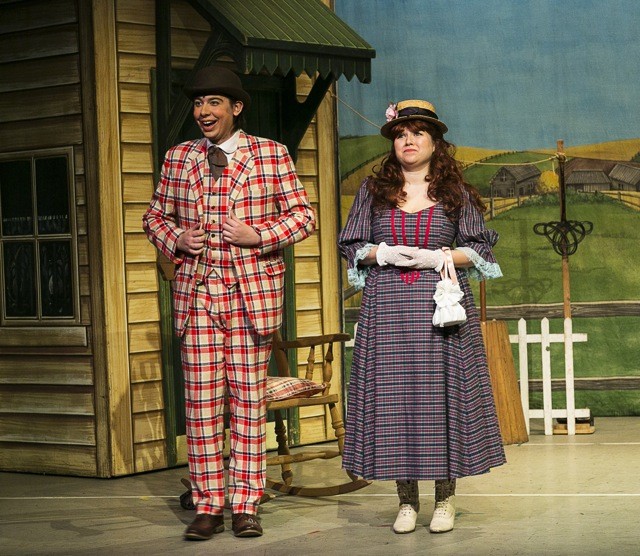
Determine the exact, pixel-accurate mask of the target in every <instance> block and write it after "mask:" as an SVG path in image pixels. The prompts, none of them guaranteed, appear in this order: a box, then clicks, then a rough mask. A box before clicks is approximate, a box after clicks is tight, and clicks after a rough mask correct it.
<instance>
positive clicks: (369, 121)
mask: <svg viewBox="0 0 640 556" xmlns="http://www.w3.org/2000/svg"><path fill="white" fill-rule="evenodd" d="M329 93H331V96H332V97H333V98H335V99H336V100H337V101H338V102H341V103H342V104H344V105H345V106H346V107H347V108H348V109H349V110H351V111H352V112H354V113H355V114H357V115H358V116H359V117H360V118H362V119H363V120H364V121H365V122H367V123H368V124H371V125H372V126H373V127H375V128H376V129H380V126H379V125H378V124H374V123H373V122H372V121H371V120H369V119H367V118H366V117H365V116H363V115H362V114H360V112H358V111H357V110H356V109H355V108H353V107H352V106H351V105H349V104H347V103H346V102H345V101H344V100H342V99H341V98H340V97H339V96H338V95H336V94H335V93H334V92H333V91H332V90H331V89H329Z"/></svg>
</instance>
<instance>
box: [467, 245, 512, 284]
mask: <svg viewBox="0 0 640 556" xmlns="http://www.w3.org/2000/svg"><path fill="white" fill-rule="evenodd" d="M457 250H458V251H462V252H463V253H464V254H465V255H466V256H467V258H468V259H469V260H470V261H471V262H472V263H473V267H472V268H467V272H468V274H469V277H471V278H473V279H474V280H478V281H481V280H487V279H492V278H500V277H501V276H502V270H501V269H500V265H499V264H498V263H490V262H489V261H485V260H484V259H483V258H482V257H481V256H480V255H478V253H476V252H475V251H474V250H473V249H471V247H457Z"/></svg>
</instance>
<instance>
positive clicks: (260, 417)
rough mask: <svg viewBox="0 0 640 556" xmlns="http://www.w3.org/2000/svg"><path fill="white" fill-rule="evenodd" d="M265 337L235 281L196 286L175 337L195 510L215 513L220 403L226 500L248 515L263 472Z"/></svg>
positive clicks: (220, 466) (220, 470)
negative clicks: (184, 323)
mask: <svg viewBox="0 0 640 556" xmlns="http://www.w3.org/2000/svg"><path fill="white" fill-rule="evenodd" d="M271 339H272V336H271V335H267V336H261V335H259V334H258V333H257V332H256V331H255V330H254V328H253V326H252V325H251V323H250V321H249V318H248V316H247V311H246V309H245V306H244V302H243V300H242V296H241V294H240V289H239V287H238V285H237V284H236V285H234V286H232V287H230V288H228V287H227V286H225V285H224V283H223V281H222V280H221V279H220V278H218V277H217V276H216V275H215V273H212V274H211V275H209V277H208V278H207V279H206V280H205V282H204V284H202V285H200V286H197V288H196V290H195V293H194V301H193V305H192V307H191V312H190V315H189V321H188V324H187V328H186V331H185V334H184V336H183V338H182V344H181V351H182V366H183V372H184V378H185V398H186V400H185V402H186V424H187V451H188V460H189V471H190V475H191V483H192V485H193V501H194V503H195V504H196V508H197V513H203V514H222V512H223V509H224V505H225V485H224V461H223V445H224V402H225V391H228V400H229V413H230V446H229V448H230V458H229V476H228V483H229V488H228V491H229V492H228V494H229V502H230V505H231V509H232V511H233V513H248V514H255V513H256V512H257V509H258V505H259V503H260V498H261V497H262V494H263V493H264V486H265V476H266V453H265V452H266V400H265V389H266V377H267V367H268V363H269V357H270V355H271Z"/></svg>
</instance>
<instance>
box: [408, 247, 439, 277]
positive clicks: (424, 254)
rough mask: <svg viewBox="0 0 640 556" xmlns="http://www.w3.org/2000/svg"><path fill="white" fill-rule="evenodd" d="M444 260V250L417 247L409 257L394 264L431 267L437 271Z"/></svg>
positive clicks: (418, 267)
mask: <svg viewBox="0 0 640 556" xmlns="http://www.w3.org/2000/svg"><path fill="white" fill-rule="evenodd" d="M444 261H445V256H444V251H441V250H440V249H437V250H435V251H432V250H431V249H418V251H416V252H415V253H413V254H412V255H411V258H409V259H405V260H404V261H400V262H399V263H397V264H396V266H399V267H402V268H415V269H423V268H433V269H435V270H436V271H437V272H440V271H441V270H442V267H443V266H444Z"/></svg>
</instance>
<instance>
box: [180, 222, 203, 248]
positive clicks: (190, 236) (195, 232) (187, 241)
mask: <svg viewBox="0 0 640 556" xmlns="http://www.w3.org/2000/svg"><path fill="white" fill-rule="evenodd" d="M205 235H206V232H205V231H204V229H203V228H202V224H200V223H198V224H196V225H195V226H192V227H191V228H189V229H188V230H185V231H184V232H182V233H181V234H180V235H179V236H178V241H177V242H176V245H177V246H178V249H179V250H180V251H183V252H184V253H188V254H189V255H199V254H200V253H202V251H204V240H205Z"/></svg>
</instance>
